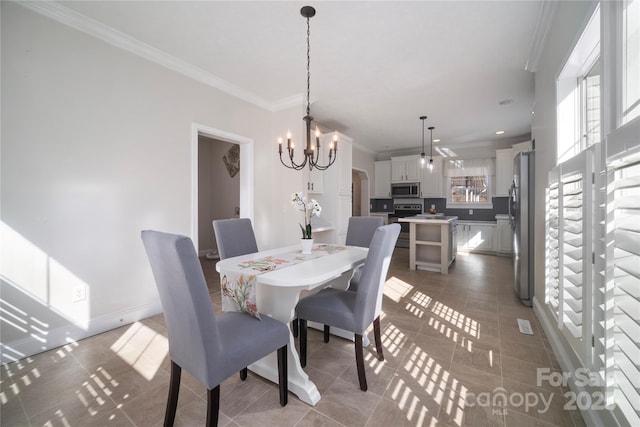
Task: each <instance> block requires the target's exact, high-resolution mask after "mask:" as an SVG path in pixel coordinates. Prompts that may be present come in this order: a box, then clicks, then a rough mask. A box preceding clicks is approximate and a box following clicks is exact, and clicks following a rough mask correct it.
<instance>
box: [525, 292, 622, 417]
mask: <svg viewBox="0 0 640 427" xmlns="http://www.w3.org/2000/svg"><path fill="white" fill-rule="evenodd" d="M533 310H534V312H535V314H536V316H537V317H538V320H540V324H541V325H542V329H544V333H545V334H546V335H547V338H548V339H549V343H550V344H551V348H552V350H553V353H554V355H555V356H556V359H557V360H558V363H559V364H560V368H561V369H562V372H565V373H573V372H576V370H577V369H578V368H582V366H578V365H576V363H574V358H573V357H572V356H571V354H572V353H573V350H572V349H571V347H570V346H569V344H568V343H567V342H566V340H565V339H564V337H563V336H562V333H561V332H560V331H559V330H558V327H557V325H556V321H555V320H554V319H553V318H549V317H548V316H547V313H546V311H545V309H544V305H543V304H541V303H540V302H539V301H538V299H537V298H536V297H534V298H533ZM568 386H569V388H570V389H571V390H572V391H573V392H575V393H580V392H586V393H589V394H590V393H591V392H593V389H587V388H586V387H578V386H577V385H576V384H575V381H574V378H573V377H572V378H569V380H568ZM580 413H581V414H582V418H583V419H584V422H585V423H586V424H587V425H588V426H603V427H604V426H607V427H612V426H620V423H619V422H618V421H617V419H616V418H615V416H614V414H613V413H612V411H608V410H597V411H596V410H580Z"/></svg>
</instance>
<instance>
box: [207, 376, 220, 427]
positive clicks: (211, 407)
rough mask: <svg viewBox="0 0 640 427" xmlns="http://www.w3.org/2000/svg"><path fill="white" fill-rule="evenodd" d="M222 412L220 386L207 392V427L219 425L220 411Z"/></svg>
mask: <svg viewBox="0 0 640 427" xmlns="http://www.w3.org/2000/svg"><path fill="white" fill-rule="evenodd" d="M219 410H220V384H218V385H217V386H215V387H214V388H212V389H211V390H207V427H216V426H217V425H218V411H219Z"/></svg>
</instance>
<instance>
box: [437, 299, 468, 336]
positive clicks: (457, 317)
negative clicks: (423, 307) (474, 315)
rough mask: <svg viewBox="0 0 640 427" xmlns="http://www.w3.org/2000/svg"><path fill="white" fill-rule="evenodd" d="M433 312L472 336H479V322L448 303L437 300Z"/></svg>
mask: <svg viewBox="0 0 640 427" xmlns="http://www.w3.org/2000/svg"><path fill="white" fill-rule="evenodd" d="M431 312H432V313H433V314H435V315H437V316H438V317H440V318H442V319H443V320H445V321H447V322H449V323H450V324H452V325H453V326H455V327H457V328H458V329H461V330H462V331H463V332H465V333H466V334H468V335H471V336H472V337H476V338H477V337H478V336H479V325H478V322H477V321H475V320H473V319H471V318H469V317H467V316H465V315H464V314H462V313H460V312H459V311H458V310H455V309H453V308H451V307H449V306H447V305H446V304H443V303H441V302H439V301H436V302H435V303H434V304H433V307H432V309H431Z"/></svg>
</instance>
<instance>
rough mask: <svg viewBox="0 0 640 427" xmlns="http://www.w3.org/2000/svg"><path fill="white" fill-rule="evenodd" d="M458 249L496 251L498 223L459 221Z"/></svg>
mask: <svg viewBox="0 0 640 427" xmlns="http://www.w3.org/2000/svg"><path fill="white" fill-rule="evenodd" d="M457 233H458V239H457V244H458V250H461V251H466V252H486V253H489V252H490V253H495V252H496V248H495V242H494V237H495V234H496V224H494V223H492V222H484V223H483V222H466V221H459V222H458V227H457Z"/></svg>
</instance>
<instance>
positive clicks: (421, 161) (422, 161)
mask: <svg viewBox="0 0 640 427" xmlns="http://www.w3.org/2000/svg"><path fill="white" fill-rule="evenodd" d="M426 118H427V116H420V120H422V153H420V167H421V168H423V167H424V162H425V154H424V121H425V120H426Z"/></svg>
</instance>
